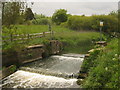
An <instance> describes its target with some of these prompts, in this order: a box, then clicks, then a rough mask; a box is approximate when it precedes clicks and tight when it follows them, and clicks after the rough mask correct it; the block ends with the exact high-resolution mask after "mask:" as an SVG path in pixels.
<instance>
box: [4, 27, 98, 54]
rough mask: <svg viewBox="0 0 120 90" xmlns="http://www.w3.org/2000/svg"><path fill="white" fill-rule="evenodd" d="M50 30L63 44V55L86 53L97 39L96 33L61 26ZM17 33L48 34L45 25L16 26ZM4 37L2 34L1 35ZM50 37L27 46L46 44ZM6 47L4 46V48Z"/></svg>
mask: <svg viewBox="0 0 120 90" xmlns="http://www.w3.org/2000/svg"><path fill="white" fill-rule="evenodd" d="M52 30H53V31H54V32H55V33H54V35H53V38H54V39H56V40H60V41H61V42H63V45H64V50H63V53H86V52H87V51H88V50H89V49H90V48H92V47H93V44H92V42H91V41H92V39H97V38H98V37H99V33H98V32H89V31H81V32H80V31H74V30H70V29H68V28H64V27H61V26H52ZM17 32H18V33H26V34H28V33H29V34H31V33H41V32H48V26H47V25H17ZM3 35H4V34H3ZM49 40H50V35H47V36H46V37H44V38H36V39H31V40H27V41H26V42H27V45H33V44H41V43H45V42H48V41H49ZM5 47H6V46H5Z"/></svg>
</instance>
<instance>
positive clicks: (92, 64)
mask: <svg viewBox="0 0 120 90" xmlns="http://www.w3.org/2000/svg"><path fill="white" fill-rule="evenodd" d="M118 57H119V56H118V39H113V40H111V41H110V42H109V43H108V45H107V46H106V47H105V49H104V50H102V51H99V50H96V51H94V52H93V53H91V56H90V57H89V58H86V59H85V60H84V62H83V65H82V67H81V72H85V73H88V77H86V78H85V80H84V81H83V84H82V85H81V86H82V87H83V88H119V80H118V78H119V75H118V72H119V70H118V66H119V62H118V60H119V58H118Z"/></svg>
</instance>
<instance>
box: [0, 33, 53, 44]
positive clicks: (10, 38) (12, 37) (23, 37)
mask: <svg viewBox="0 0 120 90" xmlns="http://www.w3.org/2000/svg"><path fill="white" fill-rule="evenodd" d="M47 34H53V32H43V33H34V34H20V35H13V34H10V35H9V36H2V38H3V40H2V41H3V42H10V41H11V42H13V41H20V40H28V39H34V38H42V37H46V36H47Z"/></svg>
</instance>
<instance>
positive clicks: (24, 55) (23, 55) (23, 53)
mask: <svg viewBox="0 0 120 90" xmlns="http://www.w3.org/2000/svg"><path fill="white" fill-rule="evenodd" d="M61 50H62V43H61V42H60V41H57V40H51V41H50V42H49V43H48V44H47V45H33V46H28V47H26V48H25V49H23V50H20V51H18V52H11V53H8V54H3V55H2V64H3V66H9V65H13V64H15V65H22V64H24V63H28V62H32V61H35V60H39V59H41V58H43V57H46V56H44V54H46V53H47V54H49V55H47V56H50V55H54V54H59V53H60V52H61Z"/></svg>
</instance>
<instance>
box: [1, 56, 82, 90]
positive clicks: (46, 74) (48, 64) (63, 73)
mask: <svg viewBox="0 0 120 90" xmlns="http://www.w3.org/2000/svg"><path fill="white" fill-rule="evenodd" d="M83 60H84V55H79V54H63V55H53V56H51V57H49V58H47V59H41V60H38V61H35V62H31V63H28V64H25V65H23V66H22V67H20V68H19V70H18V71H16V72H15V73H13V74H12V75H10V76H8V77H6V78H5V79H3V80H2V84H1V87H3V88H78V87H79V86H78V85H77V83H76V81H77V79H76V78H77V75H78V72H79V70H80V66H81V65H82V62H83Z"/></svg>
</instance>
